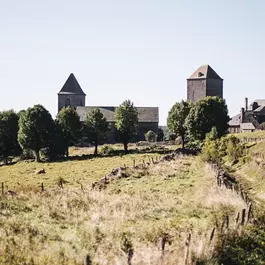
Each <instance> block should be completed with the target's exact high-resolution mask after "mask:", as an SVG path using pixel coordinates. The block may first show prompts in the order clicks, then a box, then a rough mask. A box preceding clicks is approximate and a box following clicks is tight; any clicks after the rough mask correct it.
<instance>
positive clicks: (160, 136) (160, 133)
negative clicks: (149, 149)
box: [156, 128, 164, 142]
mask: <svg viewBox="0 0 265 265" xmlns="http://www.w3.org/2000/svg"><path fill="white" fill-rule="evenodd" d="M156 140H157V141H158V142H162V141H164V131H163V129H162V128H158V130H157V137H156Z"/></svg>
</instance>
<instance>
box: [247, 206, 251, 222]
mask: <svg viewBox="0 0 265 265" xmlns="http://www.w3.org/2000/svg"><path fill="white" fill-rule="evenodd" d="M251 210H252V203H249V206H248V215H247V220H246V224H247V223H248V222H249V219H250V215H251Z"/></svg>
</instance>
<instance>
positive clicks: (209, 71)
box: [188, 64, 222, 79]
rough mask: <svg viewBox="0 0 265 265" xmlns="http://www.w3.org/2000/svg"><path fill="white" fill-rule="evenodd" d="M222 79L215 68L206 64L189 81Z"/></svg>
mask: <svg viewBox="0 0 265 265" xmlns="http://www.w3.org/2000/svg"><path fill="white" fill-rule="evenodd" d="M205 78H208V79H222V78H221V77H220V76H219V75H218V74H217V73H216V72H215V71H214V70H213V68H212V67H211V66H210V65H208V64H206V65H201V66H200V67H199V68H198V69H197V70H196V71H195V72H194V73H193V74H192V75H191V76H190V77H189V78H188V79H205Z"/></svg>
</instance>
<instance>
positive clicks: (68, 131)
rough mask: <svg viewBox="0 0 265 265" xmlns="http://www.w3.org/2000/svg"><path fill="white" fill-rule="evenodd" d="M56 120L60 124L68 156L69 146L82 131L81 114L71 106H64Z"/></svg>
mask: <svg viewBox="0 0 265 265" xmlns="http://www.w3.org/2000/svg"><path fill="white" fill-rule="evenodd" d="M56 122H57V123H58V124H59V126H60V129H61V132H62V135H61V136H62V137H63V140H64V141H63V142H64V143H65V154H66V156H67V157H68V148H69V146H70V145H72V144H73V143H74V142H75V141H76V139H77V137H78V135H79V132H80V128H81V123H80V119H79V116H78V114H77V112H76V110H74V109H73V108H71V107H64V108H62V109H61V110H60V112H59V113H58V114H57V117H56Z"/></svg>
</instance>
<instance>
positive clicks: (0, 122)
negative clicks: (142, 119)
mask: <svg viewBox="0 0 265 265" xmlns="http://www.w3.org/2000/svg"><path fill="white" fill-rule="evenodd" d="M115 128H116V129H117V132H118V135H119V139H120V141H121V142H122V143H123V145H124V150H125V152H127V150H128V143H129V142H130V141H131V140H132V139H133V138H134V137H135V136H136V135H137V133H138V112H137V108H136V107H134V105H133V103H132V102H131V101H130V100H126V101H124V102H123V103H122V104H121V105H120V106H119V107H118V108H117V109H116V110H115ZM109 129H110V128H109V123H108V122H107V120H106V118H105V117H104V116H103V114H102V113H101V112H100V110H99V109H98V108H96V109H93V110H91V111H90V112H89V113H88V114H87V116H86V119H85V121H84V123H81V122H80V118H79V116H78V114H77V112H76V110H75V109H73V108H71V107H65V108H63V109H62V110H61V111H60V112H59V113H58V114H57V116H56V119H55V120H53V118H52V116H51V114H50V113H49V111H48V110H47V109H45V108H44V107H43V106H42V105H34V106H33V107H31V108H28V109H26V110H22V111H20V112H18V113H15V112H14V111H13V110H8V111H2V112H0V159H2V160H3V161H4V163H5V164H7V163H8V157H9V156H17V155H20V154H21V153H22V152H23V151H27V150H31V151H32V152H33V154H34V157H35V160H36V161H40V160H41V159H40V154H41V152H42V153H43V154H44V155H45V157H47V158H48V159H50V160H56V159H58V158H60V157H68V153H69V152H68V150H69V146H71V145H72V144H74V143H75V142H76V141H77V140H79V139H80V138H81V137H85V138H86V139H87V141H88V142H89V143H92V144H93V145H94V146H95V151H94V154H95V155H97V154H98V145H99V143H100V141H102V140H103V139H104V138H105V137H106V133H107V131H108V130H109Z"/></svg>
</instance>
